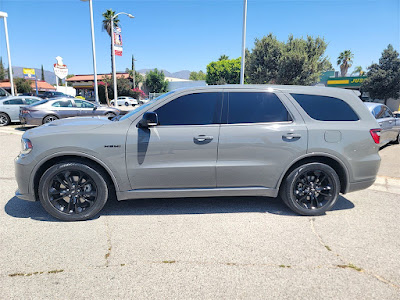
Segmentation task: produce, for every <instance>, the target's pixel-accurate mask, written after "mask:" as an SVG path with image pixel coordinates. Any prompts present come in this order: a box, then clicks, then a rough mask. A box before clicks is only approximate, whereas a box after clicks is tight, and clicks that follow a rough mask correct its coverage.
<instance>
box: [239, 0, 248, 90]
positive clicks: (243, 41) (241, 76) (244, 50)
mask: <svg viewBox="0 0 400 300" xmlns="http://www.w3.org/2000/svg"><path fill="white" fill-rule="evenodd" d="M246 21H247V0H244V1H243V35H242V66H241V68H240V84H244V65H245V55H246Z"/></svg>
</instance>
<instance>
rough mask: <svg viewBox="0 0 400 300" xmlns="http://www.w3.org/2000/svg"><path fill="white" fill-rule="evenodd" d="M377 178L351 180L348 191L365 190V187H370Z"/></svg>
mask: <svg viewBox="0 0 400 300" xmlns="http://www.w3.org/2000/svg"><path fill="white" fill-rule="evenodd" d="M375 180H376V178H373V179H369V180H364V181H358V182H350V183H349V185H348V186H347V190H346V193H351V192H355V191H360V190H365V189H367V188H369V187H370V186H371V185H373V184H374V182H375ZM346 193H345V194H346Z"/></svg>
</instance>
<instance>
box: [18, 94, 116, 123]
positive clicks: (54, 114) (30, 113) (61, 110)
mask: <svg viewBox="0 0 400 300" xmlns="http://www.w3.org/2000/svg"><path fill="white" fill-rule="evenodd" d="M119 113H120V111H119V110H118V109H116V108H113V107H107V106H100V105H96V104H95V103H91V102H89V101H86V100H81V99H71V98H54V99H48V100H41V101H40V102H37V103H35V104H33V105H30V106H27V107H24V108H23V109H21V111H20V114H19V119H20V121H21V123H23V124H27V125H42V124H46V123H50V122H53V121H55V120H58V119H63V118H69V117H90V116H106V117H108V118H113V117H115V116H118V115H119Z"/></svg>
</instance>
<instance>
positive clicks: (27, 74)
mask: <svg viewBox="0 0 400 300" xmlns="http://www.w3.org/2000/svg"><path fill="white" fill-rule="evenodd" d="M22 73H24V78H25V79H35V78H36V75H35V69H25V68H23V69H22Z"/></svg>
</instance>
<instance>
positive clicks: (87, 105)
mask: <svg viewBox="0 0 400 300" xmlns="http://www.w3.org/2000/svg"><path fill="white" fill-rule="evenodd" d="M75 105H76V107H80V108H93V107H94V104H92V103H89V102H86V101H83V100H75Z"/></svg>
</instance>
